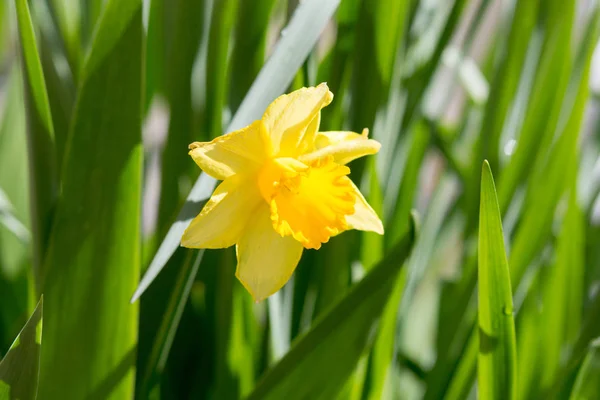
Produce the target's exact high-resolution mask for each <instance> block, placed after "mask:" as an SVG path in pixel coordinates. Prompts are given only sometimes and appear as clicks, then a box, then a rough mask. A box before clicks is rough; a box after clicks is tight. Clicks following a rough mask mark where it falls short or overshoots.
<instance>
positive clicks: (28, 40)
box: [15, 0, 58, 285]
mask: <svg viewBox="0 0 600 400" xmlns="http://www.w3.org/2000/svg"><path fill="white" fill-rule="evenodd" d="M15 5H16V10H17V22H18V27H19V38H20V43H21V53H22V61H23V67H22V68H23V80H24V82H25V91H24V93H25V105H26V111H27V129H28V147H29V175H30V193H31V199H32V202H31V204H30V207H31V224H32V234H33V258H34V267H35V274H36V281H37V283H38V285H39V281H40V277H41V276H42V275H43V271H42V268H41V265H42V262H43V259H44V256H45V254H46V247H47V244H48V233H49V232H50V226H51V221H52V210H53V207H54V205H55V202H56V197H57V193H58V182H57V181H58V178H57V169H56V154H55V146H54V127H53V125H52V116H51V112H50V105H49V101H48V94H47V92H46V83H45V81H44V74H43V72H42V64H41V62H40V58H39V53H38V50H37V45H36V41H35V33H34V30H33V23H32V21H31V15H30V13H29V6H28V4H27V0H15Z"/></svg>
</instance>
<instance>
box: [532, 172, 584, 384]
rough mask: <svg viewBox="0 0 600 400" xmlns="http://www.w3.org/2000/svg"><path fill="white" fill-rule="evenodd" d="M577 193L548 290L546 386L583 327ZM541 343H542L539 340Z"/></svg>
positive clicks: (581, 223) (581, 240)
mask: <svg viewBox="0 0 600 400" xmlns="http://www.w3.org/2000/svg"><path fill="white" fill-rule="evenodd" d="M575 183H576V180H574V181H573V190H572V191H571V195H570V196H569V204H568V209H567V212H566V214H565V217H564V219H563V226H562V229H561V232H560V236H559V238H558V243H557V248H556V263H555V264H554V265H552V266H550V268H548V269H549V271H548V277H547V279H546V281H545V285H544V286H545V287H544V317H545V318H544V323H543V324H542V326H541V327H540V329H539V330H538V333H539V334H541V335H543V340H542V344H541V348H542V349H543V356H542V357H541V358H542V361H543V363H542V366H543V368H542V369H543V375H542V382H541V384H542V386H546V387H549V386H551V385H552V384H553V382H554V381H555V380H556V374H557V373H558V370H559V366H560V364H561V358H562V353H563V351H565V350H566V349H569V350H570V348H571V346H572V345H573V343H574V341H575V339H576V337H577V336H576V335H577V333H578V332H579V329H580V327H581V313H582V310H583V305H582V294H583V293H585V290H584V273H585V264H584V246H583V244H584V240H585V235H584V230H583V227H584V218H583V215H582V213H581V210H580V209H579V205H578V204H577V194H576V189H575ZM538 340H539V339H538Z"/></svg>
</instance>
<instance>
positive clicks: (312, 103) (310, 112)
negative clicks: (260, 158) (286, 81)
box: [262, 83, 333, 156]
mask: <svg viewBox="0 0 600 400" xmlns="http://www.w3.org/2000/svg"><path fill="white" fill-rule="evenodd" d="M331 100H333V94H332V93H331V92H330V91H329V88H328V87H327V84H325V83H321V84H320V85H319V86H317V87H309V88H302V89H299V90H296V91H294V92H292V93H290V94H287V95H285V94H284V95H282V96H279V97H278V98H276V99H275V100H274V101H273V103H271V105H269V107H267V110H266V111H265V113H264V115H263V118H262V120H263V122H264V124H265V127H266V130H267V132H268V133H269V135H270V137H271V141H272V143H273V152H274V154H276V155H280V156H294V155H296V154H297V152H298V145H299V143H300V141H301V140H302V137H303V136H304V134H305V132H306V131H307V126H308V125H310V124H311V122H313V121H314V120H315V117H316V116H317V114H318V113H319V111H320V110H321V108H323V107H325V106H327V105H328V104H329V103H331ZM318 121H319V120H318V119H317V120H316V122H317V123H318Z"/></svg>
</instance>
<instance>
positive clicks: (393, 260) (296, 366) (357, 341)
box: [249, 230, 415, 399]
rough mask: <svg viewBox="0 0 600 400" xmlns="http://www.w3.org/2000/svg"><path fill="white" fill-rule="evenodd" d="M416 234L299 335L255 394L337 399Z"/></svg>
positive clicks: (253, 395) (408, 238) (269, 396)
mask: <svg viewBox="0 0 600 400" xmlns="http://www.w3.org/2000/svg"><path fill="white" fill-rule="evenodd" d="M414 235H415V232H414V230H411V232H409V234H407V235H406V236H405V237H404V238H403V239H402V240H401V241H400V242H399V243H398V244H397V245H396V246H394V248H393V250H392V251H390V252H389V253H388V255H387V256H386V257H385V258H384V259H383V260H382V261H381V262H380V263H379V264H378V265H377V266H376V267H374V268H373V269H372V270H371V272H370V273H369V274H367V276H365V278H363V280H362V281H360V282H359V283H358V284H357V285H356V286H354V287H353V288H352V289H351V290H350V292H349V293H348V294H347V295H346V296H344V298H342V299H341V300H340V301H339V302H338V303H337V304H335V305H334V306H333V307H331V308H330V309H329V311H328V312H325V313H324V314H323V315H322V316H321V317H320V318H319V319H318V320H317V321H316V322H315V323H314V325H313V327H312V328H311V330H310V331H308V333H306V334H305V335H302V336H301V337H299V338H298V339H297V341H296V342H295V343H294V345H293V346H292V348H291V349H290V351H289V352H288V353H287V354H286V355H285V356H284V357H283V358H282V359H281V361H279V363H277V365H275V366H274V367H273V368H272V369H271V370H270V371H268V372H267V373H266V375H265V376H264V377H263V378H262V379H261V381H260V382H259V383H258V385H257V387H256V389H255V390H254V391H253V392H252V394H251V395H250V397H249V399H280V398H282V397H283V396H285V397H286V398H288V399H305V398H316V397H318V398H332V396H334V395H335V394H337V393H338V391H339V390H340V388H341V387H342V386H343V385H344V383H345V382H346V379H347V378H348V376H350V374H351V373H352V371H353V370H354V367H355V365H356V363H357V362H358V360H359V358H360V356H361V354H362V352H363V350H364V349H365V347H366V346H368V343H369V336H370V334H371V332H372V330H373V329H375V328H376V326H377V325H376V321H377V320H378V318H379V316H380V314H381V312H382V310H383V308H384V307H385V304H386V303H387V301H388V299H389V296H390V294H391V292H392V289H393V285H394V282H395V280H396V278H397V277H398V273H399V271H400V269H401V267H402V265H403V261H404V260H405V259H406V257H407V256H408V254H409V253H410V250H411V248H412V244H413V242H414ZM316 365H318V366H319V368H315V366H316ZM323 371H327V373H323Z"/></svg>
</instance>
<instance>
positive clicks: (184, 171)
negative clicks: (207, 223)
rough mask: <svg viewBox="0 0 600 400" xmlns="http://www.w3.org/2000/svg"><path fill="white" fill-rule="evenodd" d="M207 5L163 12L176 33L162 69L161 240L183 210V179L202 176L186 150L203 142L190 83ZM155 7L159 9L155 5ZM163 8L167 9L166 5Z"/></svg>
mask: <svg viewBox="0 0 600 400" xmlns="http://www.w3.org/2000/svg"><path fill="white" fill-rule="evenodd" d="M161 1H162V0H161ZM161 1H154V2H153V3H157V4H159V5H160V4H161ZM204 3H205V2H204V1H197V0H177V1H176V2H175V1H170V2H169V6H170V7H172V11H171V12H169V11H167V9H166V8H165V9H163V10H162V12H163V13H164V14H166V15H167V16H169V17H171V18H166V17H162V18H163V20H165V19H166V20H167V21H164V23H166V22H169V24H167V26H173V29H172V31H173V32H172V33H171V35H169V36H167V37H165V38H163V41H162V43H164V45H165V46H166V49H165V51H164V54H163V55H162V59H161V60H160V61H159V65H158V67H159V68H160V67H161V65H162V64H164V69H165V75H166V76H165V83H164V85H165V87H164V91H165V95H166V96H167V100H168V101H169V112H170V119H169V131H168V133H167V141H166V145H165V146H164V149H163V151H162V163H161V167H162V168H161V188H160V203H159V208H158V221H157V225H158V229H157V233H158V235H159V237H161V236H162V235H163V234H164V232H165V231H166V229H168V227H169V226H170V225H171V223H173V217H174V216H175V213H176V212H177V209H178V208H179V207H181V204H182V201H183V196H182V193H181V189H180V186H181V185H180V182H181V181H182V179H185V178H187V180H188V181H190V180H192V179H194V178H196V177H197V176H198V168H197V166H196V165H195V164H194V163H190V162H189V161H190V160H189V157H186V152H185V149H187V147H188V145H189V144H190V143H192V142H193V141H196V140H202V139H201V138H199V137H197V135H196V129H195V126H194V124H193V122H194V114H193V108H192V87H191V85H190V82H191V81H192V70H193V67H194V61H195V60H196V55H197V52H198V47H199V45H200V38H201V33H202V28H203V20H204V9H205V4H204ZM152 7H158V6H155V5H154V4H153V5H152ZM163 7H166V6H165V5H163ZM171 14H173V15H171ZM157 18H158V17H157ZM154 22H155V24H154V25H153V26H152V28H153V30H154V29H158V28H159V27H160V25H158V22H157V21H154ZM151 33H152V32H151ZM155 36H156V34H155ZM165 36H166V35H165ZM153 39H154V40H155V41H153V42H148V44H147V47H146V51H148V52H149V53H150V54H151V55H153V52H154V51H156V50H155V49H151V48H150V46H155V45H156V44H157V43H161V42H160V41H159V40H158V38H154V37H153ZM166 60H168V61H166ZM154 61H156V60H148V61H147V62H146V68H150V65H149V63H150V62H154ZM152 68H156V66H152Z"/></svg>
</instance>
